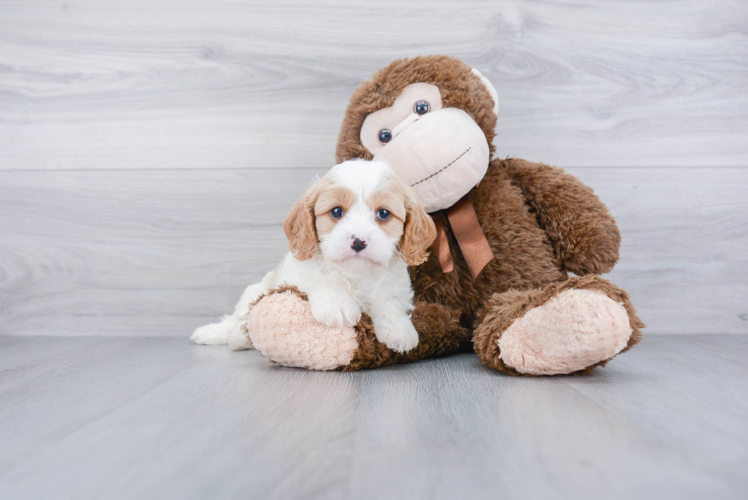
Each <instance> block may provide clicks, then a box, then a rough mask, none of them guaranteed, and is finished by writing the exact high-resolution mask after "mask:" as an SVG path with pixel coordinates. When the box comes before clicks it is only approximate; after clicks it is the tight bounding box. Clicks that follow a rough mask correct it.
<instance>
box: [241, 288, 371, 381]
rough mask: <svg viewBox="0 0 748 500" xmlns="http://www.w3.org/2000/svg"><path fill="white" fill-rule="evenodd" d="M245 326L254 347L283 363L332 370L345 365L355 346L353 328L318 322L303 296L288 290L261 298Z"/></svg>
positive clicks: (272, 359)
mask: <svg viewBox="0 0 748 500" xmlns="http://www.w3.org/2000/svg"><path fill="white" fill-rule="evenodd" d="M247 329H248V330H249V337H250V339H251V340H252V344H253V345H254V347H255V349H257V350H258V351H260V353H262V355H263V356H265V357H267V358H269V359H270V360H271V361H275V362H276V363H278V364H281V365H285V366H295V367H299V368H309V369H311V370H334V369H336V368H340V367H343V366H347V365H348V364H349V363H350V362H351V360H352V359H353V353H354V351H355V350H356V348H357V347H358V343H357V341H356V332H355V330H354V329H353V328H351V327H338V328H331V327H328V326H325V325H322V324H320V323H318V322H317V320H316V319H314V316H312V311H311V307H310V305H309V302H308V301H307V300H305V297H302V296H300V295H299V294H297V293H295V292H294V291H291V290H287V291H284V292H280V293H274V294H272V295H268V296H265V297H263V298H262V299H261V300H260V301H259V302H258V303H257V304H256V305H255V306H254V307H253V308H252V311H251V313H250V314H249V318H248V319H247Z"/></svg>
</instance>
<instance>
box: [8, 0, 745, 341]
mask: <svg viewBox="0 0 748 500" xmlns="http://www.w3.org/2000/svg"><path fill="white" fill-rule="evenodd" d="M746 26H748V2H740V1H734V0H684V1H680V2H673V1H671V0H647V1H631V0H612V1H606V2H598V1H596V0H570V1H565V2H556V1H550V0H532V1H530V0H504V1H497V0H491V1H485V0H462V1H460V2H434V1H431V0H429V1H427V0H416V1H412V2H401V1H395V0H383V1H380V2H377V3H371V2H366V1H363V0H356V1H351V2H345V3H344V4H343V3H340V2H327V1H315V2H305V1H303V0H282V1H281V0H272V1H260V0H246V1H236V0H193V1H189V2H184V1H182V0H161V1H158V2H141V1H138V2H122V1H118V0H67V1H65V2H57V1H52V0H3V1H2V2H0V335H20V336H31V335H40V334H41V335H61V336H64V335H109V336H121V335H132V336H164V335H166V336H181V337H184V336H186V335H188V334H189V332H191V331H192V329H193V328H195V327H196V326H198V325H201V324H204V323H207V322H209V321H212V320H213V319H214V318H215V317H217V316H218V315H220V314H223V313H226V312H228V311H230V310H231V309H232V307H233V305H234V303H235V301H236V300H237V298H238V296H239V293H240V291H241V290H242V289H243V288H244V287H245V286H246V285H247V284H248V283H250V282H251V281H254V280H257V279H258V278H259V277H260V276H261V275H262V274H264V273H265V272H266V271H267V270H268V269H270V268H271V267H272V266H273V265H275V263H276V262H277V260H278V259H279V256H280V255H281V254H282V253H283V252H284V251H285V249H286V241H285V239H284V237H283V234H282V231H281V229H280V223H281V221H282V219H283V217H284V216H285V214H286V213H287V211H288V209H289V207H290V206H291V204H292V203H293V201H294V200H295V199H296V197H297V196H299V195H300V193H301V192H302V190H303V189H304V186H305V184H306V183H307V182H308V181H309V180H310V179H311V177H312V175H313V174H315V173H319V172H321V171H323V170H324V169H326V168H328V167H330V166H331V165H332V163H333V150H334V145H335V141H336V138H337V133H338V130H339V126H340V122H341V120H342V117H343V112H344V110H345V107H346V104H347V101H348V99H349V97H350V95H351V93H352V92H353V89H354V88H355V87H356V85H357V84H358V83H359V82H360V81H361V80H362V79H365V78H368V77H369V76H370V75H371V73H372V72H373V71H375V70H376V69H378V68H379V67H381V66H383V65H385V64H388V63H389V62H390V61H392V60H393V59H395V58H398V57H403V56H414V55H419V54H431V53H444V54H448V55H453V56H456V57H459V58H461V59H463V60H465V61H466V62H467V63H469V64H471V65H473V66H475V67H476V68H478V69H479V70H480V71H481V72H482V73H483V74H484V75H486V77H487V78H489V79H490V80H491V81H492V82H493V83H494V84H495V86H496V87H497V89H498V92H499V95H500V97H501V113H500V116H499V121H498V125H497V132H498V135H497V139H496V146H497V152H498V154H499V155H500V156H502V157H503V156H513V157H524V158H528V159H530V160H536V161H544V162H547V163H551V164H556V165H559V166H562V167H565V168H568V169H569V171H571V172H572V173H573V174H574V175H577V176H578V177H580V178H581V179H582V180H583V181H585V182H586V183H588V184H589V185H591V186H592V187H593V188H594V189H595V190H596V191H597V193H598V194H600V196H601V197H602V199H603V201H604V202H606V203H607V204H608V205H609V206H610V208H611V211H612V213H613V215H614V216H615V217H616V219H617V220H618V223H619V225H620V227H621V232H622V236H623V248H622V253H621V262H620V263H619V265H618V266H617V268H616V269H615V271H614V272H613V273H612V274H611V275H610V276H609V277H610V279H612V280H613V281H615V282H616V283H617V284H619V285H620V286H622V287H624V288H625V289H627V290H628V291H629V292H630V293H631V295H632V298H633V300H634V303H635V304H636V306H637V308H638V309H639V311H640V314H641V317H642V318H643V319H644V321H645V322H646V323H647V325H648V329H647V332H648V333H650V334H651V333H748V260H747V259H746V251H745V249H746V248H748V206H747V204H748V201H747V200H748V197H746V195H745V193H746V190H748V174H747V173H746V172H748V168H747V167H748V140H746V131H748V71H746V61H748V33H746V30H745V27H746Z"/></svg>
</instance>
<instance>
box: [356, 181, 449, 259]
mask: <svg viewBox="0 0 748 500" xmlns="http://www.w3.org/2000/svg"><path fill="white" fill-rule="evenodd" d="M367 203H368V205H369V206H370V207H371V208H372V210H375V211H376V210H378V209H380V208H386V209H387V210H389V211H390V213H391V214H392V217H390V219H389V220H388V221H387V222H380V227H381V228H382V230H383V231H384V232H385V233H387V234H388V235H389V236H391V237H394V238H397V237H400V236H401V235H402V238H401V240H400V253H401V254H402V256H403V259H404V260H405V263H406V264H408V265H409V266H417V265H419V264H421V263H423V262H425V261H426V259H427V258H428V249H429V247H430V246H431V244H432V243H433V242H434V240H435V239H436V226H435V225H434V221H433V220H432V219H431V217H430V216H429V214H427V213H426V210H424V209H423V205H421V202H420V201H418V198H417V197H416V193H415V191H413V188H411V187H409V186H406V185H405V184H404V183H403V182H402V181H401V180H400V179H399V178H397V177H395V176H393V177H390V178H389V179H387V182H386V183H385V184H384V186H383V188H382V189H380V190H379V191H377V192H375V193H373V194H372V195H371V196H370V197H369V199H368V200H367Z"/></svg>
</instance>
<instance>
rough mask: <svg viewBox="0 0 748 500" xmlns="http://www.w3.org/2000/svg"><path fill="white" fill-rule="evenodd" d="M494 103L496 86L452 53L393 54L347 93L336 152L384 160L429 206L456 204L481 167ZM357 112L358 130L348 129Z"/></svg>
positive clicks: (495, 108) (488, 152)
mask: <svg viewBox="0 0 748 500" xmlns="http://www.w3.org/2000/svg"><path fill="white" fill-rule="evenodd" d="M424 69H428V70H429V71H424ZM414 80H415V81H414ZM419 80H426V81H419ZM395 82H397V84H395ZM367 86H368V87H367ZM393 87H394V88H393ZM397 87H400V89H398V88H397ZM367 89H370V90H369V92H370V93H371V94H370V95H367V94H366V93H365V91H366V90H367ZM395 96H396V97H395ZM393 97H394V99H393ZM497 111H498V98H497V96H496V91H495V89H494V88H493V86H491V84H490V83H488V82H487V80H485V78H483V77H482V76H481V75H480V73H478V72H477V71H476V70H473V69H472V68H470V67H469V66H466V65H465V64H464V63H461V62H460V61H457V60H456V59H452V58H446V57H443V56H430V57H426V58H416V59H411V60H404V61H396V62H395V63H393V64H392V65H390V66H389V67H388V68H385V69H384V70H382V71H381V72H380V73H378V74H377V75H375V79H374V81H373V82H367V83H365V84H364V85H362V87H361V88H360V89H359V91H357V94H355V95H354V97H353V98H352V99H351V105H350V106H349V110H348V113H347V114H346V120H345V121H344V123H343V130H342V131H341V137H340V141H339V144H338V155H339V156H347V155H350V154H351V153H353V154H357V155H360V156H365V157H373V158H374V159H376V160H386V161H387V162H388V163H389V164H390V166H391V167H392V169H393V170H394V171H395V173H396V174H397V175H398V176H399V177H400V178H401V179H402V180H403V181H404V182H405V183H406V184H407V185H409V186H412V187H413V188H414V189H415V192H416V195H417V196H418V198H419V200H420V201H421V203H422V204H423V205H424V208H425V209H426V211H427V212H436V211H438V210H442V209H445V208H449V207H451V206H452V205H454V204H455V203H456V202H457V201H458V200H459V199H460V198H462V197H463V196H464V195H465V194H467V193H468V191H470V190H471V189H472V188H473V187H475V185H476V184H478V183H479V182H480V180H481V179H482V178H483V176H484V175H485V173H486V170H487V168H488V162H489V160H490V156H491V152H492V147H491V146H490V144H489V141H490V139H492V138H493V127H494V126H495V123H496V112H497ZM357 118H358V119H362V120H363V121H362V122H359V123H361V125H360V128H359V129H358V132H359V133H358V137H354V136H353V135H352V134H350V133H349V134H347V135H346V133H347V132H348V131H347V130H346V127H347V126H348V127H355V121H356V119H357ZM478 122H481V123H480V125H479V123H478ZM487 135H489V138H487ZM354 142H355V144H354ZM346 143H347V149H346V148H345V146H346ZM361 146H363V148H365V151H364V154H361V151H360V148H361Z"/></svg>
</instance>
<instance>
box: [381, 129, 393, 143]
mask: <svg viewBox="0 0 748 500" xmlns="http://www.w3.org/2000/svg"><path fill="white" fill-rule="evenodd" d="M391 140H392V132H390V131H389V130H388V129H386V128H383V129H382V130H380V131H379V142H381V143H382V144H387V143H388V142H390V141H391Z"/></svg>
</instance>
